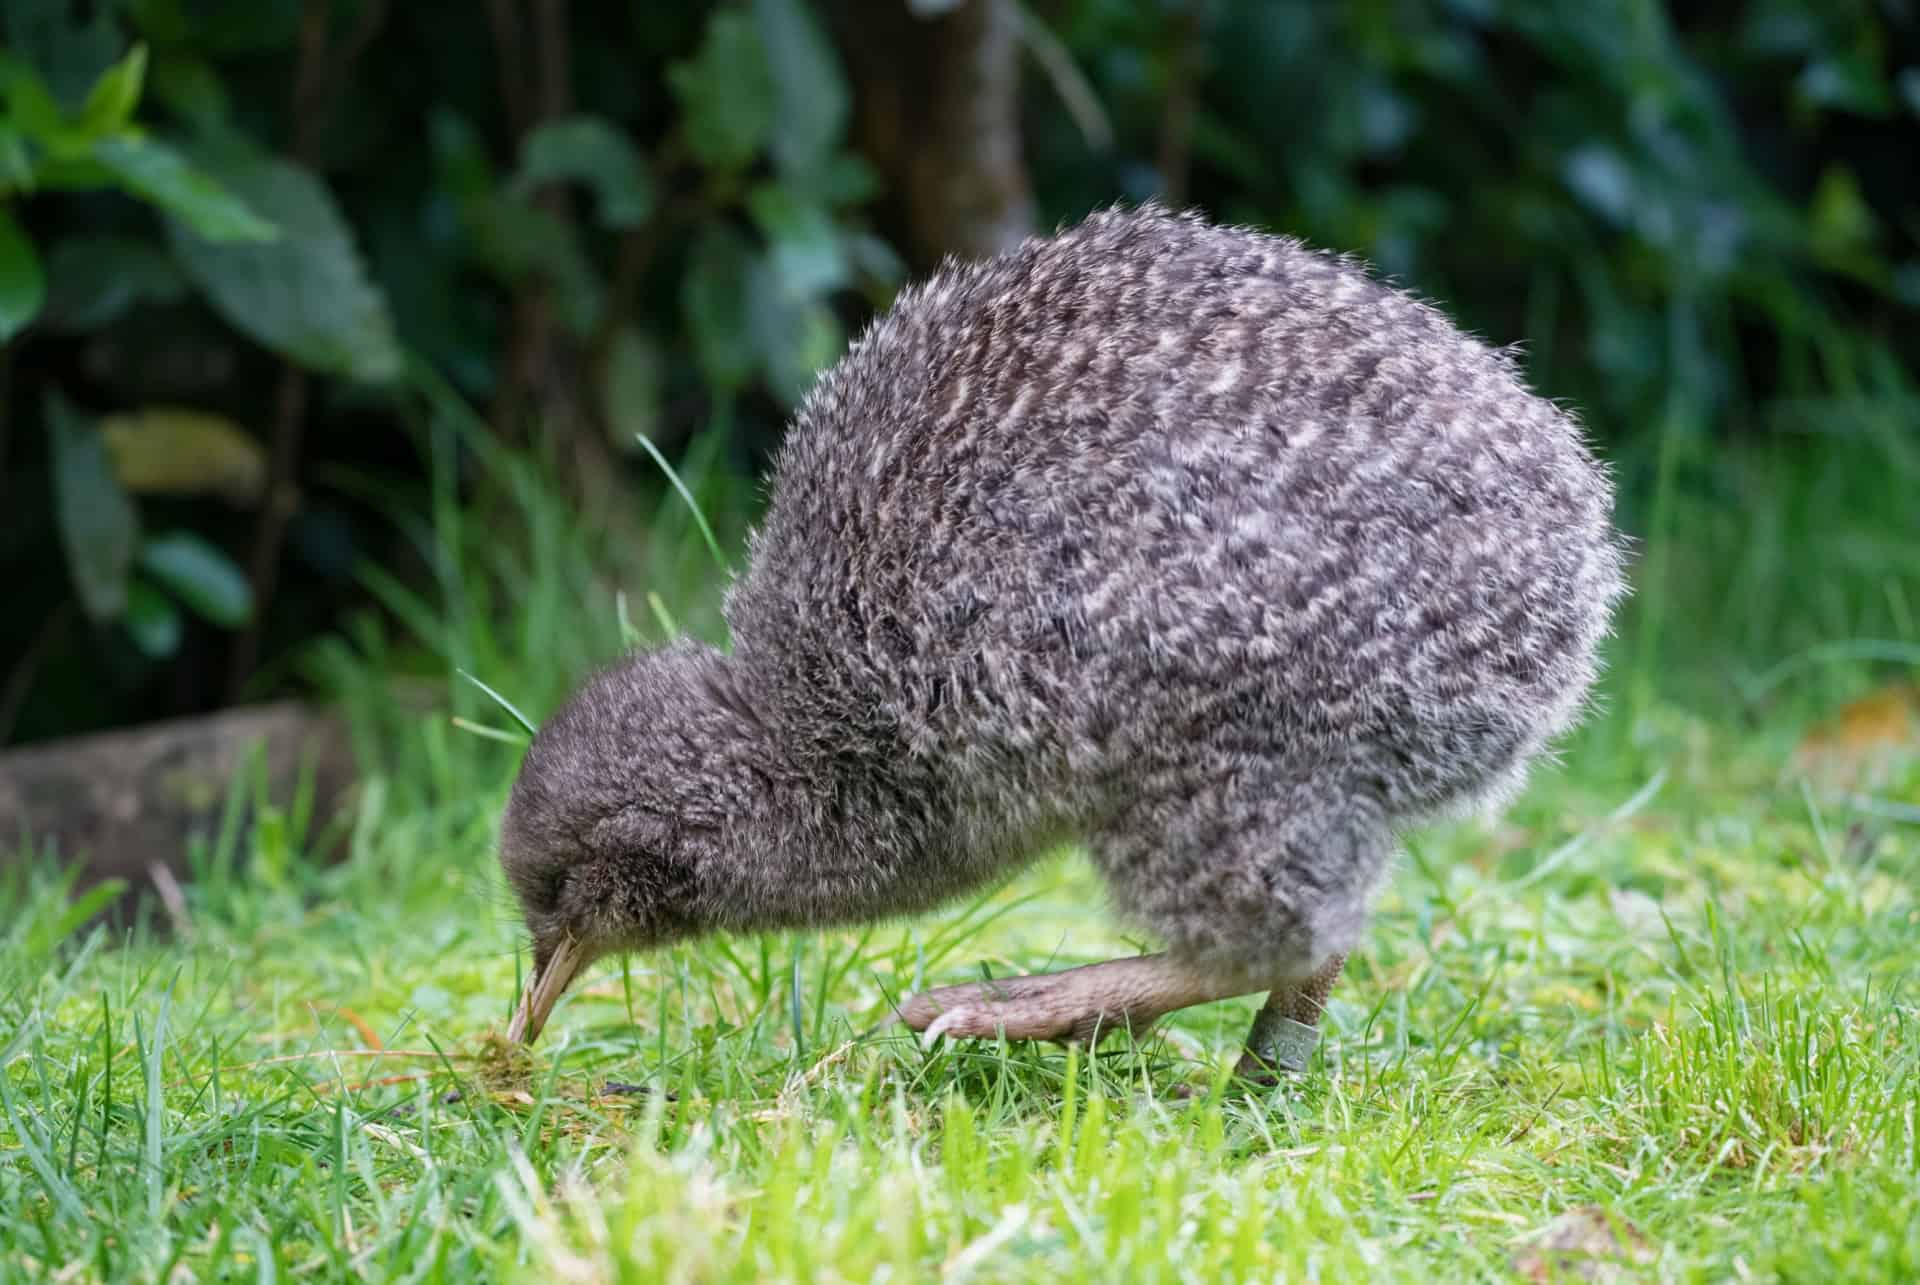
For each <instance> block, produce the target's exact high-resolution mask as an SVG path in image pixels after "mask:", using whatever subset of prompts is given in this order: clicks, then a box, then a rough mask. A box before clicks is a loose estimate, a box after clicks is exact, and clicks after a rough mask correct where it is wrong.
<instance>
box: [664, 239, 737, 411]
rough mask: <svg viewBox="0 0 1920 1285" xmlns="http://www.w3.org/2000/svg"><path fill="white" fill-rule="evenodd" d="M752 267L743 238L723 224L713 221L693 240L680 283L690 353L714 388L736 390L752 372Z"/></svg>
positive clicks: (681, 303) (681, 302)
mask: <svg viewBox="0 0 1920 1285" xmlns="http://www.w3.org/2000/svg"><path fill="white" fill-rule="evenodd" d="M752 268H753V255H752V250H751V248H750V247H749V246H748V245H747V242H746V239H745V238H744V237H742V236H741V235H740V234H739V233H738V232H735V231H733V230H732V229H731V228H729V227H727V226H726V225H725V224H723V223H711V224H709V225H707V227H706V228H705V229H704V230H703V231H702V232H701V234H700V238H699V240H697V241H695V242H694V246H693V254H692V256H691V257H690V259H689V261H688V263H687V275H686V277H685V278H684V279H683V280H682V281H681V284H680V306H681V308H682V310H683V311H684V312H685V314H686V319H687V333H688V334H689V335H691V336H692V338H693V349H694V355H695V356H696V357H697V358H698V359H699V362H700V371H701V373H702V374H703V375H704V376H705V377H706V380H707V382H708V383H709V384H711V385H712V386H713V387H715V388H718V389H728V390H730V389H737V388H739V387H740V386H741V385H742V384H744V383H746V382H747V379H748V378H749V377H750V376H751V375H752V374H753V365H754V361H753V357H754V352H753V334H752V331H751V329H750V327H751V325H752V322H751V319H750V309H751V300H750V299H749V296H748V290H749V287H750V284H751V283H750V278H751V276H752Z"/></svg>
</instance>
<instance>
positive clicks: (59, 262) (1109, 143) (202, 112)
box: [0, 0, 1920, 745]
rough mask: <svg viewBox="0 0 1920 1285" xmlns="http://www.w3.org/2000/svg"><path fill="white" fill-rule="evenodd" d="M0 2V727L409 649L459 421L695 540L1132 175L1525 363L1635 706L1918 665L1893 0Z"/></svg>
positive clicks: (481, 488) (43, 731)
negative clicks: (1335, 262)
mask: <svg viewBox="0 0 1920 1285" xmlns="http://www.w3.org/2000/svg"><path fill="white" fill-rule="evenodd" d="M0 14H3V15H4V17H3V18H0V46H3V48H4V52H3V53H0V333H3V334H4V336H5V346H4V349H0V568H3V572H0V574H3V575H4V580H0V584H3V585H4V600H5V603H6V610H4V611H0V745H4V744H16V743H22V742H29V741H34V740H40V739H44V738H49V737H53V736H57V735H62V734H70V733H77V732H83V731H87V730H92V729H98V728H104V727H110V726H119V725H125V724H131V723H137V722H141V721H145V720H149V719H153V718H158V717H164V716H169V715H176V714H184V713H192V712H197V711H203V710H208V709H213V708H218V707H221V706H223V705H226V704H229V703H232V702H235V701H239V700H243V699H250V698H255V697H259V696H264V695H269V694H275V693H280V692H285V691H300V690H306V689H309V688H311V687H312V686H313V685H315V684H316V683H322V684H323V681H324V672H325V671H324V668H323V667H321V666H318V665H316V664H315V661H314V658H315V655H316V645H317V644H318V642H319V640H322V639H326V638H335V639H338V638H339V637H340V636H342V635H343V633H344V634H345V636H347V637H350V638H356V639H359V638H365V637H367V636H369V635H368V634H367V632H366V631H367V630H368V629H370V628H377V627H382V626H380V625H379V622H381V621H385V622H386V624H387V625H392V626H397V628H394V629H392V630H391V632H392V633H393V634H394V635H396V636H398V637H399V638H401V639H402V640H403V641H402V643H400V644H399V645H396V646H394V647H393V648H392V650H391V652H390V653H386V654H387V655H388V656H389V658H390V663H391V664H392V665H393V666H394V667H395V668H402V669H404V668H408V667H417V668H419V669H422V670H424V671H426V672H435V671H436V669H437V670H438V672H444V667H445V665H446V663H448V661H449V658H448V657H447V656H445V655H441V654H437V653H436V649H435V647H434V645H433V641H432V639H431V637H422V636H413V637H410V638H409V637H408V630H407V624H408V621H407V620H406V618H405V610H406V606H405V605H406V603H407V602H409V601H411V599H410V598H409V592H410V589H409V587H410V586H418V585H421V584H423V583H432V582H433V581H434V579H435V577H436V575H439V574H440V573H441V569H439V568H436V566H435V562H436V559H441V558H445V557H447V556H450V555H449V552H448V551H447V550H446V549H444V548H438V547H436V544H435V541H434V540H433V538H432V535H431V530H430V529H429V528H428V527H427V526H426V524H425V521H426V520H425V517H424V516H423V515H426V514H428V513H429V512H430V511H431V510H432V508H433V506H434V504H435V503H436V502H438V503H442V504H444V503H448V502H451V501H452V500H453V499H457V503H458V504H459V505H460V506H461V507H462V508H463V509H465V510H466V511H467V512H468V513H470V514H478V515H481V518H482V521H483V522H484V515H485V514H486V513H487V512H488V511H489V506H491V505H495V504H504V503H507V502H509V500H508V498H507V497H503V495H502V494H501V492H502V491H503V490H504V489H505V487H504V484H503V483H502V481H501V477H502V474H501V473H500V471H499V470H497V469H490V468H488V467H485V461H486V460H487V459H488V458H496V457H498V456H499V451H498V449H497V448H499V447H501V446H505V447H508V448H510V449H511V451H512V452H513V453H514V454H515V455H518V456H519V457H521V458H522V459H526V458H532V459H534V460H537V461H538V462H539V464H540V466H541V468H542V470H544V471H545V472H546V473H547V474H548V475H550V476H551V477H552V478H553V479H554V481H555V485H557V486H558V487H559V488H561V491H562V493H563V494H565V495H566V496H568V497H569V505H570V507H571V510H572V512H574V513H575V514H577V515H579V516H581V517H582V519H583V520H584V521H587V522H591V523H593V524H598V525H600V526H604V527H605V528H606V529H608V530H610V531H611V532H613V533H614V536H615V538H616V539H619V540H624V541H628V542H631V543H641V542H646V541H649V540H659V539H662V538H663V536H662V534H661V532H662V529H663V528H662V526H661V524H660V521H659V520H658V519H657V517H656V515H658V514H661V513H664V512H666V511H667V509H668V507H669V506H670V503H671V497H670V496H669V495H668V492H667V491H666V488H665V484H664V481H663V478H662V474H661V470H660V469H659V468H658V467H657V465H656V464H655V462H654V461H653V460H652V459H651V458H650V455H649V453H648V452H646V451H645V450H642V449H641V448H640V447H639V446H638V443H637V441H636V438H638V437H645V438H646V439H647V440H648V441H649V442H650V443H652V444H653V445H654V446H655V447H656V448H657V449H658V450H659V451H660V452H661V454H662V455H663V456H664V457H665V458H666V459H669V460H671V461H673V462H674V463H675V464H676V465H677V466H678V467H679V468H680V469H681V471H682V472H683V473H685V474H686V475H687V476H688V477H689V478H690V479H691V480H692V481H693V482H694V483H695V485H696V489H697V490H698V491H699V493H700V497H701V499H702V501H703V503H705V504H706V505H707V506H708V507H709V508H710V509H711V510H712V511H713V512H714V514H715V516H716V520H717V521H720V522H724V523H727V524H728V526H727V529H728V530H737V529H738V524H739V523H740V522H741V521H744V520H747V519H749V518H750V517H751V513H752V505H753V503H754V500H755V498H756V494H757V493H756V491H755V489H754V483H753V479H754V476H755V474H756V472H757V471H758V470H759V469H761V468H762V467H764V465H765V462H766V460H767V457H768V452H769V449H770V448H771V447H772V446H773V445H775V444H776V442H777V440H778V436H779V432H780V429H781V425H782V423H783V421H784V418H785V416H786V415H787V414H788V412H789V411H790V409H791V407H792V406H793V405H794V404H795V402H796V400H797V399H798V398H799V397H800V395H801V394H802V392H803V391H804V389H805V387H806V385H807V382H808V379H809V377H810V375H811V373H812V372H813V371H815V370H816V369H818V368H819V367H820V366H822V365H823V364H825V363H828V362H830V361H831V360H832V359H833V358H834V357H835V356H836V354H837V353H838V352H839V351H840V349H841V348H842V346H843V345H844V343H845V342H846V340H847V338H848V336H849V335H851V334H853V333H855V332H856V331H857V330H858V328H859V327H860V326H861V325H862V324H863V322H864V321H865V319H866V318H868V317H869V316H871V315H872V313H873V311H874V310H875V309H876V308H879V307H882V306H884V304H885V303H886V301H887V299H888V298H889V297H890V294H891V292H892V291H893V290H894V289H895V288H896V287H897V285H898V284H899V283H900V282H901V281H902V280H903V279H905V278H906V277H908V276H910V275H911V274H913V273H916V272H919V271H922V270H924V269H926V268H927V267H929V266H930V265H931V264H932V263H934V262H936V261H937V259H938V257H939V256H940V255H941V254H943V253H948V252H958V253H979V252H984V251H988V250H991V249H993V248H995V247H997V246H999V245H1003V244H1005V243H1006V242H1007V241H1008V240H1009V239H1010V238H1015V237H1017V236H1019V235H1021V234H1022V233H1025V232H1028V231H1031V230H1035V229H1045V228H1048V227H1051V226H1053V225H1055V224H1057V223H1059V222H1061V221H1063V220H1070V219H1073V218H1076V217H1078V216H1079V215H1081V214H1083V213H1085V212H1086V211H1088V210H1089V209H1091V208H1093V207H1096V206H1100V205H1104V204H1107V203H1110V202H1112V201H1115V200H1117V199H1128V200H1138V199H1143V198H1148V197H1153V196H1159V197H1162V198H1164V199H1166V200H1169V201H1172V202H1175V203H1181V204H1185V203H1193V204H1197V205H1199V206H1201V207H1203V208H1205V209H1206V210H1208V211H1210V212H1211V213H1213V214H1214V215H1216V216H1218V217H1220V218H1223V219H1227V220H1233V221H1237V222H1243V223H1248V224H1255V225H1259V226H1262V227H1265V228H1268V229H1272V230H1278V231H1285V232H1290V233H1294V234H1297V235H1299V236H1302V237H1304V238H1306V239H1308V240H1310V241H1312V242H1314V243H1317V244H1319V245H1322V246H1326V247H1329V248H1334V249H1339V250H1346V251H1352V252H1354V253H1356V254H1359V255H1361V256H1363V257H1365V258H1366V259H1368V260H1370V261H1371V262H1372V263H1373V264H1375V265H1376V266H1377V268H1378V269H1379V270H1380V271H1382V272H1384V273H1387V274H1391V275H1392V276H1393V277H1395V278H1397V279H1399V280H1400V281H1402V282H1403V283H1405V284H1407V285H1409V286H1411V287H1414V288H1416V289H1418V290H1419V291H1421V292H1422V293H1424V294H1426V295H1428V296H1430V297H1432V298H1434V299H1436V300H1438V301H1439V302H1441V303H1442V304H1443V306H1445V307H1446V308H1447V309H1448V310H1449V311H1450V312H1451V313H1452V314H1453V315H1454V316H1456V317H1457V318H1458V319H1459V320H1460V321H1461V322H1462V323H1463V324H1465V325H1467V326H1469V327H1471V328H1472V329H1474V330H1475V331H1477V332H1479V333H1481V334H1482V335H1484V336H1486V337H1488V338H1489V339H1491V340H1493V341H1495V342H1500V343H1509V342H1519V343H1523V344H1524V346H1525V349H1526V354H1527V356H1526V360H1527V365H1528V368H1529V370H1530V372H1531V375H1532V378H1533V379H1534V381H1535V383H1536V384H1537V386H1538V387H1539V388H1541V389H1542V390H1543V391H1545V392H1546V393H1547V394H1549V395H1551V396H1553V397H1556V398H1558V399H1562V400H1563V401H1564V402H1565V403H1567V404H1569V405H1570V406H1572V407H1574V408H1576V409H1577V410H1578V411H1579V412H1580V413H1581V414H1582V416H1583V417H1584V419H1585V421H1586V422H1587V424H1588V425H1589V426H1590V428H1591V430H1592V432H1593V434H1594V435H1595V437H1596V439H1597V440H1598V441H1599V442H1600V443H1601V445H1602V446H1603V448H1604V450H1605V451H1606V453H1607V454H1608V456H1609V457H1610V458H1611V459H1612V460H1613V461H1614V463H1615V466H1616V468H1617V470H1618V473H1619V476H1620V478H1621V481H1622V484H1623V502H1622V520H1623V522H1624V523H1625V524H1626V525H1627V526H1628V527H1629V528H1630V529H1631V530H1632V531H1633V532H1634V533H1635V534H1636V535H1637V536H1639V537H1641V541H1642V543H1641V545H1640V549H1641V554H1642V561H1641V566H1640V568H1639V578H1640V583H1641V587H1642V592H1641V595H1640V598H1639V600H1638V603H1637V605H1636V607H1635V609H1634V614H1633V615H1632V617H1631V623H1630V626H1629V628H1628V630H1627V631H1626V633H1625V635H1624V636H1623V648H1622V652H1621V655H1622V663H1621V664H1620V665H1619V666H1617V668H1618V669H1620V670H1621V672H1623V673H1624V674H1625V675H1626V676H1627V680H1628V681H1629V682H1630V683H1631V684H1633V685H1635V687H1636V688H1637V689H1638V690H1642V691H1646V690H1652V689H1655V688H1664V687H1666V686H1668V685H1670V684H1673V683H1675V682H1676V681H1677V680H1676V678H1675V675H1679V674H1682V673H1688V674H1698V673H1703V672H1704V673H1706V674H1707V675H1708V677H1707V679H1706V680H1705V683H1704V685H1697V686H1695V687H1693V688H1691V689H1689V690H1691V691H1692V693H1693V696H1694V698H1695V699H1700V700H1719V699H1721V698H1723V697H1728V696H1732V697H1735V698H1739V699H1759V696H1758V695H1756V693H1761V692H1763V691H1764V690H1765V688H1766V684H1765V683H1764V682H1762V681H1760V679H1763V678H1764V676H1765V675H1766V674H1768V673H1769V672H1772V671H1771V670H1770V669H1769V667H1770V666H1775V665H1777V664H1778V663H1780V662H1782V661H1786V660H1789V659H1790V658H1791V657H1793V656H1794V655H1796V654H1798V653H1800V652H1803V651H1804V650H1805V649H1806V648H1809V647H1815V646H1817V645H1820V644H1831V643H1836V642H1842V641H1846V640H1853V641H1855V642H1860V641H1866V642H1871V641H1872V640H1875V639H1890V640H1905V642H1906V643H1907V644H1912V643H1914V642H1916V641H1920V633H1916V631H1915V629H1914V612H1915V611H1916V610H1920V602H1916V601H1914V600H1913V599H1914V594H1913V589H1914V584H1915V575H1916V572H1915V570H1914V563H1913V558H1914V551H1915V546H1916V540H1915V526H1916V521H1920V520H1917V519H1916V518H1915V500H1914V497H1915V496H1916V495H1920V441H1917V440H1916V427H1915V426H1916V424H1917V423H1920V390H1917V389H1916V383H1915V379H1914V376H1913V374H1912V373H1911V372H1912V369H1913V362H1914V358H1915V356H1916V353H1917V352H1920V324H1917V323H1920V163H1917V161H1920V146H1916V144H1920V5H1916V4H1915V3H1912V0H1747V2H1745V3H1733V2H1727V3H1698V4H1685V5H1681V4H1666V5H1662V4H1657V3H1653V2H1652V0H1644V2H1635V0H1425V2H1421V0H1352V2H1350V3H1337V4H1336V3H1315V2H1311V0H1028V3H1025V4H1016V3H1012V2H1011V0H964V2H958V3H956V2H955V0H911V2H910V0H832V2H829V3H820V2H817V0H751V2H750V3H748V2H745V0H742V2H738V3H694V2H693V0H686V2H684V3H658V2H655V0H634V2H630V3H613V2H611V0H609V2H606V3H583V2H581V0H573V2H571V3H569V2H568V0H484V2H483V3H468V2H464V0H463V2H461V3H452V2H450V0H408V2H406V3H397V2H392V0H91V2H83V0H5V3H4V6H3V7H0ZM503 538H504V537H503ZM504 605H505V604H503V607H504ZM369 622H373V623H371V624H370V623H369ZM336 645H338V644H337V643H336ZM356 645H357V644H356ZM525 659H526V661H527V662H528V663H530V664H538V663H540V660H541V658H540V657H538V656H527V657H525Z"/></svg>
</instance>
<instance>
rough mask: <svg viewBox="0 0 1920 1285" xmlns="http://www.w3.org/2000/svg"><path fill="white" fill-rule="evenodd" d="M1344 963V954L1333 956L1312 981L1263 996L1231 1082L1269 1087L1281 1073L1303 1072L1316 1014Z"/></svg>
mask: <svg viewBox="0 0 1920 1285" xmlns="http://www.w3.org/2000/svg"><path fill="white" fill-rule="evenodd" d="M1346 962H1347V957H1346V956H1345V955H1344V954H1342V955H1335V956H1334V957H1333V958H1332V959H1329V960H1328V961H1327V962H1326V963H1325V964H1323V965H1321V967H1320V969H1319V970H1318V971H1317V972H1315V973H1314V974H1313V975H1312V976H1310V977H1306V978H1303V979H1301V980H1299V981H1296V982H1292V983H1289V984H1287V985H1285V986H1278V987H1275V988H1274V989H1273V991H1272V992H1271V993H1270V994H1268V996H1267V1003H1266V1006H1265V1007H1264V1008H1262V1009H1261V1010H1260V1011H1259V1013H1257V1014H1256V1015H1255V1016H1254V1019H1253V1029H1252V1030H1250V1031H1248V1032H1247V1047H1246V1051H1245V1052H1243V1053H1242V1054H1241V1055H1240V1062H1239V1065H1238V1066H1236V1067H1234V1074H1235V1075H1236V1076H1238V1077H1239V1078H1241V1079H1243V1080H1251V1081H1254V1082H1256V1083H1264V1084H1274V1083H1278V1082H1279V1081H1278V1077H1279V1073H1280V1072H1288V1073H1292V1074H1298V1073H1299V1072H1301V1071H1304V1070H1306V1069H1307V1059H1308V1058H1310V1057H1312V1056H1313V1049H1314V1046H1315V1045H1316V1044H1318V1043H1319V1042H1320V1014H1321V1013H1322V1012H1323V1011H1324V1010H1325V1009H1326V1007H1327V997H1328V996H1329V995H1331V994H1332V993H1333V985H1334V983H1335V982H1337V981H1339V980H1340V970H1341V969H1342V968H1343V967H1345V965H1346Z"/></svg>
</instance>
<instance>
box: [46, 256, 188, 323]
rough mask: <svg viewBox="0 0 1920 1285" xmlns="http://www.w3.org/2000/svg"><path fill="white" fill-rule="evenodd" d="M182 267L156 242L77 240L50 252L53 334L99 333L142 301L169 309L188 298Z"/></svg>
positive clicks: (49, 300)
mask: <svg viewBox="0 0 1920 1285" xmlns="http://www.w3.org/2000/svg"><path fill="white" fill-rule="evenodd" d="M186 289H187V279H186V277H185V276H183V275H181V272H180V265H178V264H177V263H175V262H174V261H173V259H172V257H171V256H170V255H168V254H167V252H166V251H165V250H163V249H161V247H160V246H159V245H157V244H156V243H154V242H152V241H146V240H142V239H141V238H139V237H130V236H103V237H71V238H69V239H67V240H65V241H61V242H60V243H59V244H57V245H55V246H54V247H53V248H52V249H51V250H49V251H48V252H47V310H46V313H45V315H44V316H43V318H42V322H41V324H43V325H44V326H46V327H47V329H49V330H56V331H62V332H65V333H68V334H82V333H85V332H87V331H91V330H97V329H99V328H100V327H101V326H104V325H106V324H107V323H108V322H110V321H112V320H114V319H115V318H116V317H119V316H120V315H121V314H123V313H124V312H126V311H127V309H129V308H131V307H133V306H134V305H135V304H136V303H139V302H141V301H142V300H152V301H154V302H156V303H166V302H170V301H172V300H174V299H178V298H179V297H180V296H181V295H183V294H185V293H186Z"/></svg>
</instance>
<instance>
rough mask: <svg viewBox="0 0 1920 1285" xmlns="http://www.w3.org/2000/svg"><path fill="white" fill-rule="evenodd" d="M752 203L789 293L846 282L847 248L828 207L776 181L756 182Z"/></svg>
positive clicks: (807, 293) (800, 295)
mask: <svg viewBox="0 0 1920 1285" xmlns="http://www.w3.org/2000/svg"><path fill="white" fill-rule="evenodd" d="M747 208H748V210H750V211H751V212H752V213H753V221H754V222H755V223H756V224H758V225H759V228H760V230H761V232H763V233H765V234H766V238H767V242H768V245H769V246H770V247H771V249H770V253H771V255H772V262H773V268H774V272H775V275H776V276H777V277H778V278H779V281H780V284H781V285H782V286H783V287H785V289H786V291H787V294H788V295H789V297H791V298H794V299H806V298H810V297H812V296H814V295H818V294H825V293H827V292H829V291H832V290H838V289H839V288H840V287H841V286H844V285H845V284H846V283H847V278H848V275H849V274H848V265H847V254H846V248H845V247H844V246H843V245H842V244H841V240H840V230H839V229H838V228H836V227H835V226H834V224H833V217H832V216H831V215H830V214H828V213H827V211H826V210H825V209H824V208H822V207H821V206H818V205H815V204H812V203H811V202H808V201H803V200H801V199H799V198H798V197H796V196H795V195H794V194H793V193H792V192H790V191H788V190H787V189H786V188H784V187H782V186H780V185H778V184H775V183H762V184H760V185H759V186H757V187H755V188H754V189H753V191H752V192H751V193H750V194H748V196H747Z"/></svg>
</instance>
